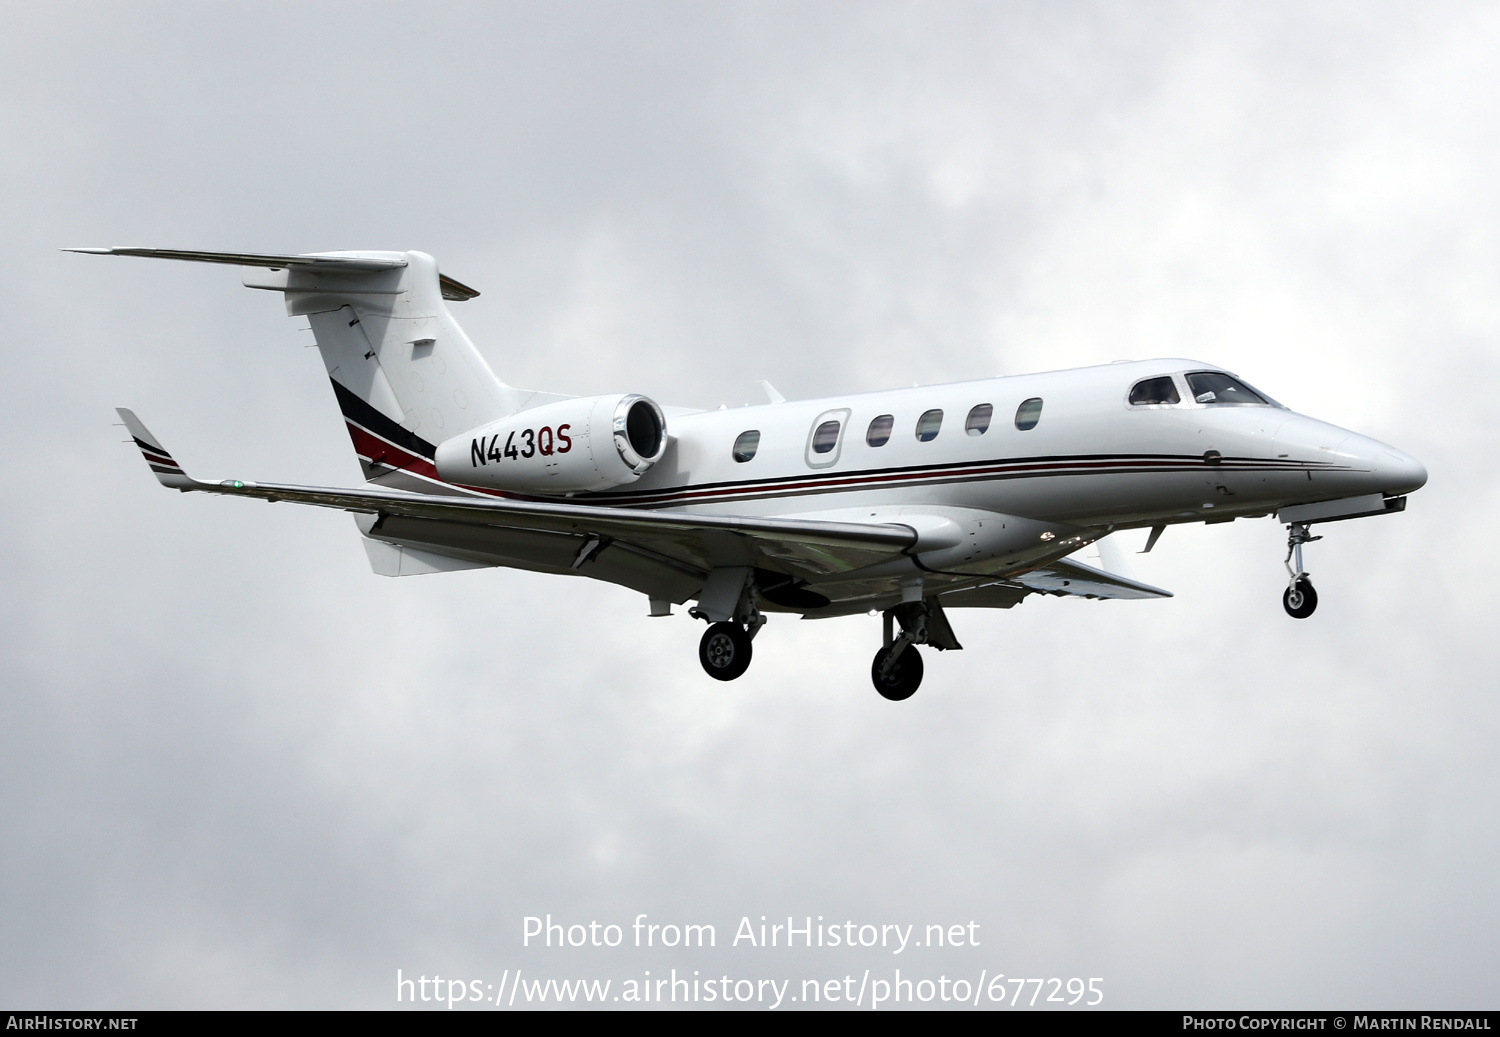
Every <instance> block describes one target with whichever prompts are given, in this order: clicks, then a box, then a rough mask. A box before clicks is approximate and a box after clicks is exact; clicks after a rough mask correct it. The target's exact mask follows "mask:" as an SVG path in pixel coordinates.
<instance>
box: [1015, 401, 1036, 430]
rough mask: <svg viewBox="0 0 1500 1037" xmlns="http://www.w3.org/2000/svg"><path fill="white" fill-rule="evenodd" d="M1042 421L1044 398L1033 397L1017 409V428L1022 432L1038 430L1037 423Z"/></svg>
mask: <svg viewBox="0 0 1500 1037" xmlns="http://www.w3.org/2000/svg"><path fill="white" fill-rule="evenodd" d="M1041 420H1042V398H1041V397H1040V396H1033V397H1032V398H1031V399H1029V400H1026V401H1024V402H1023V403H1022V404H1021V405H1020V406H1019V407H1017V408H1016V428H1018V429H1020V430H1021V431H1022V432H1026V431H1028V430H1030V429H1034V428H1036V423H1037V422H1038V421H1041Z"/></svg>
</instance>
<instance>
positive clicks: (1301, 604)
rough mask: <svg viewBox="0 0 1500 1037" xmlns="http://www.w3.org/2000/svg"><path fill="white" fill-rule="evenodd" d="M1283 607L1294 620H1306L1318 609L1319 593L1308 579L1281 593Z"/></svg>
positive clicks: (1299, 581)
mask: <svg viewBox="0 0 1500 1037" xmlns="http://www.w3.org/2000/svg"><path fill="white" fill-rule="evenodd" d="M1281 607H1282V608H1284V609H1286V614H1287V615H1288V616H1291V617H1292V618H1293V619H1306V618H1307V617H1308V616H1310V615H1312V614H1313V612H1314V611H1316V610H1317V607H1318V592H1317V591H1315V590H1313V585H1312V581H1311V580H1309V579H1307V578H1306V577H1304V578H1302V579H1300V580H1298V581H1297V582H1296V583H1294V584H1292V585H1291V586H1290V587H1288V588H1287V589H1286V590H1284V591H1282V592H1281Z"/></svg>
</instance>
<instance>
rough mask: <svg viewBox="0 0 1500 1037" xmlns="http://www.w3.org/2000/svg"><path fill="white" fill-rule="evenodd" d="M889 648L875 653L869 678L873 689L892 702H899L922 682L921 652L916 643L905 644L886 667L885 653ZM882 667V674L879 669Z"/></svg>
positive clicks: (906, 697) (910, 695)
mask: <svg viewBox="0 0 1500 1037" xmlns="http://www.w3.org/2000/svg"><path fill="white" fill-rule="evenodd" d="M889 651H890V649H889V648H882V649H881V650H880V651H878V652H876V653H875V662H874V663H872V664H871V666H870V680H871V681H873V682H874V684H875V690H876V691H878V692H880V694H881V695H882V696H884V697H885V698H888V699H890V700H891V701H892V702H900V701H901V700H902V699H909V698H911V697H912V695H913V694H914V693H915V692H916V690H917V688H919V687H920V686H921V684H922V653H921V652H919V651H917V646H916V645H907V646H906V647H905V648H903V649H902V650H901V654H900V655H898V656H897V657H896V660H895V662H894V663H892V664H891V665H890V666H889V667H886V665H885V660H886V654H887V653H888V652H889ZM882 669H884V670H885V672H884V674H882V673H881V670H882Z"/></svg>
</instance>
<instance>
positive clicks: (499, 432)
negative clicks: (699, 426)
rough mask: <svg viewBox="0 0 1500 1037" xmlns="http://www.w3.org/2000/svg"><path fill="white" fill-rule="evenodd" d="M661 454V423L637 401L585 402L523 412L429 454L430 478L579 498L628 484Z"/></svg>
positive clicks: (651, 407)
mask: <svg viewBox="0 0 1500 1037" xmlns="http://www.w3.org/2000/svg"><path fill="white" fill-rule="evenodd" d="M666 449H667V421H666V417H665V416H664V415H663V414H662V412H661V408H660V407H658V406H657V405H656V404H655V403H654V402H653V401H651V400H649V399H647V398H646V397H644V396H636V395H634V394H625V395H615V396H586V397H580V398H579V399H576V400H563V401H562V402H560V403H549V404H547V405H546V406H544V407H537V408H535V409H534V410H524V411H521V412H520V413H519V414H512V415H511V416H510V417H508V418H501V419H500V420H499V421H492V422H490V423H489V424H488V425H481V426H480V427H479V428H476V429H470V430H469V431H468V432H465V433H464V434H463V435H461V436H454V437H453V438H452V439H449V440H445V441H444V442H442V443H441V444H439V445H438V448H437V458H436V463H437V470H438V475H440V476H441V477H442V478H443V479H445V480H447V481H449V482H455V483H461V484H463V485H466V486H487V487H492V488H494V489H498V490H515V491H516V492H518V493H582V492H586V491H589V490H607V489H609V488H610V487H612V486H624V485H627V484H629V483H633V482H635V481H636V480H637V479H639V478H640V477H641V476H642V475H645V474H646V472H648V471H650V469H651V466H652V465H653V464H655V463H656V462H657V461H659V460H661V455H662V454H663V453H664V452H665V451H666Z"/></svg>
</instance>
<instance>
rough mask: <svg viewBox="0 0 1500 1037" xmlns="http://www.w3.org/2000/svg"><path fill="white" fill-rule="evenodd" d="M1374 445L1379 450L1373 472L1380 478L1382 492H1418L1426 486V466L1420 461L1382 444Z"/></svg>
mask: <svg viewBox="0 0 1500 1037" xmlns="http://www.w3.org/2000/svg"><path fill="white" fill-rule="evenodd" d="M1372 442H1373V440H1372ZM1375 445H1376V446H1378V447H1379V448H1380V450H1379V452H1377V453H1376V455H1375V470H1376V471H1377V472H1379V473H1380V475H1381V477H1382V482H1381V489H1382V490H1384V491H1385V492H1386V493H1391V494H1402V493H1411V492H1413V491H1414V490H1420V489H1421V488H1422V487H1423V486H1425V485H1427V466H1426V465H1424V464H1422V462H1421V461H1418V460H1417V459H1416V458H1415V457H1412V456H1411V455H1410V454H1405V453H1402V452H1401V451H1400V450H1397V449H1396V448H1395V447H1389V446H1386V445H1385V444H1384V443H1376V444H1375Z"/></svg>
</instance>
